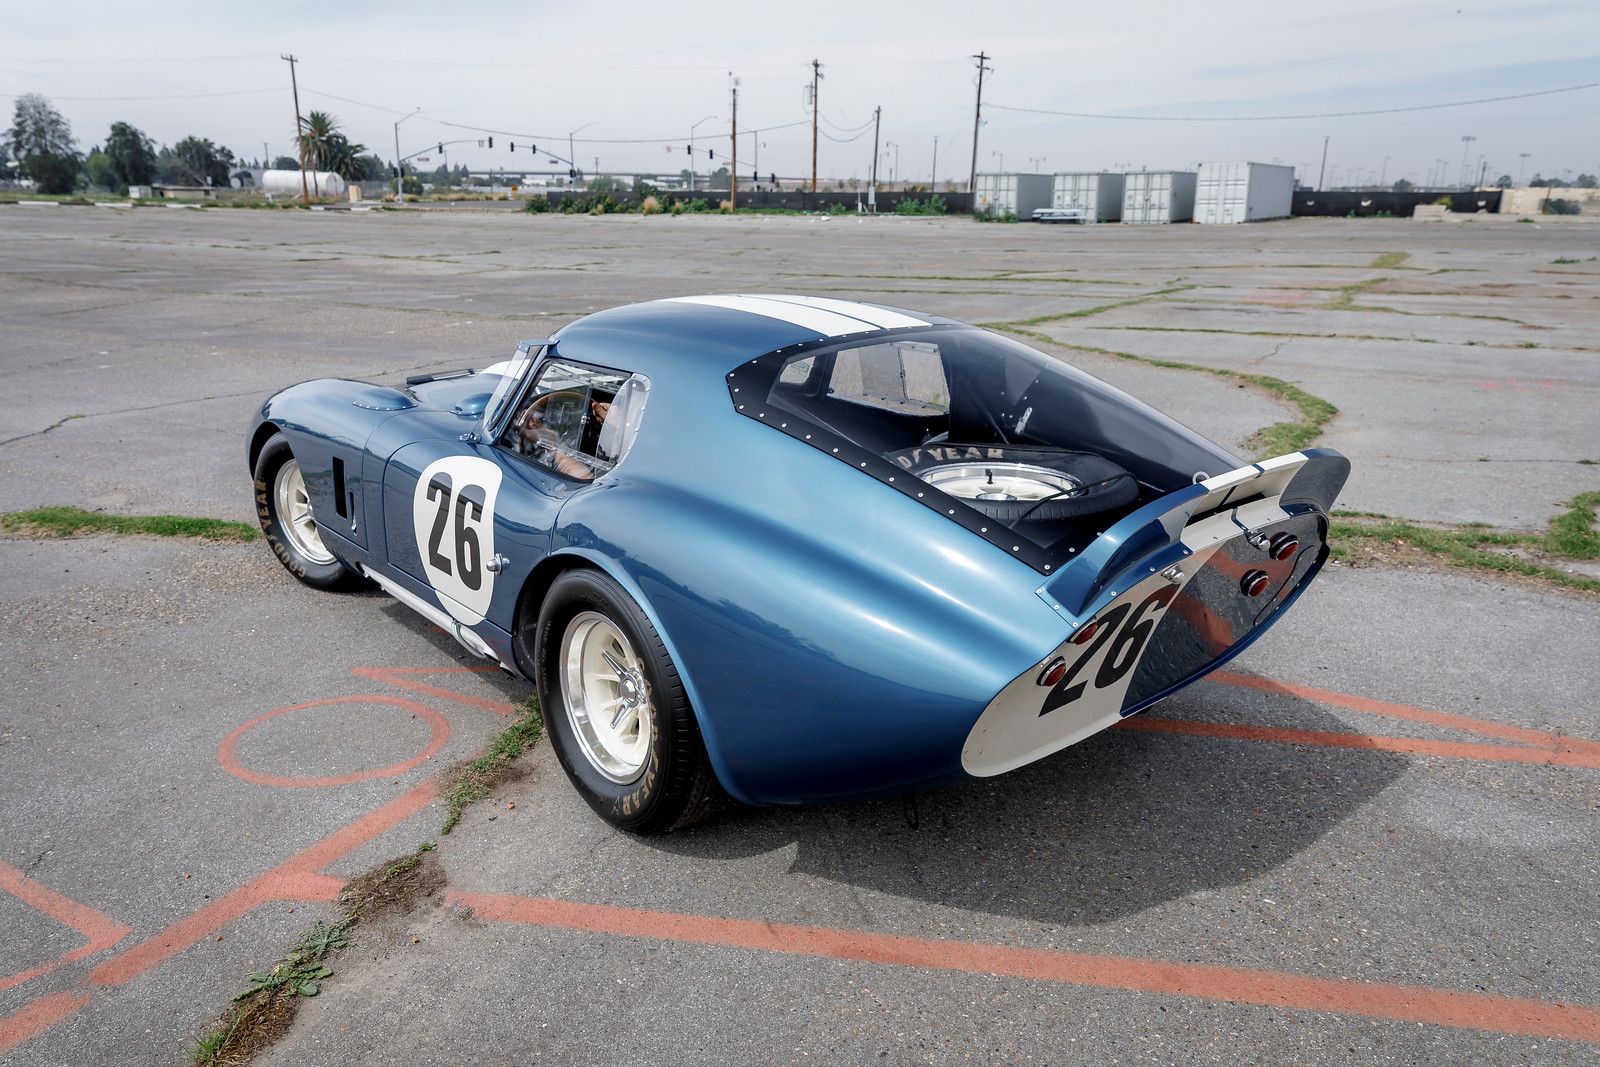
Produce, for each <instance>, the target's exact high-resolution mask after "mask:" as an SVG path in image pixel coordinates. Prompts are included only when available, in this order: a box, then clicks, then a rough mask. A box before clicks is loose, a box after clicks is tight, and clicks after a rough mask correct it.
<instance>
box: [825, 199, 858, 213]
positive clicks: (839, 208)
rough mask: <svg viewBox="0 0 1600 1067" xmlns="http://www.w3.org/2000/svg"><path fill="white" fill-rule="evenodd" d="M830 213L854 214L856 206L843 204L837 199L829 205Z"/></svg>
mask: <svg viewBox="0 0 1600 1067" xmlns="http://www.w3.org/2000/svg"><path fill="white" fill-rule="evenodd" d="M828 214H830V215H854V214H855V208H853V207H851V206H850V205H849V204H841V203H839V202H837V201H835V202H834V203H832V204H829V205H828Z"/></svg>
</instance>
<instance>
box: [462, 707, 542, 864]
mask: <svg viewBox="0 0 1600 1067" xmlns="http://www.w3.org/2000/svg"><path fill="white" fill-rule="evenodd" d="M543 732H544V717H543V716H542V715H540V714H539V702H538V700H536V699H535V698H533V697H529V698H528V701H527V703H526V704H524V705H523V706H522V713H521V714H520V715H518V716H517V721H516V722H514V723H512V724H511V725H510V726H508V727H506V728H505V730H503V731H501V733H500V736H498V737H496V738H495V739H494V740H493V741H491V742H490V743H489V747H488V748H486V749H485V750H484V751H483V754H482V755H480V756H478V757H477V758H476V759H473V760H469V761H468V762H466V763H464V764H462V765H461V766H460V767H457V768H456V769H455V771H454V772H453V773H452V775H451V776H450V779H449V781H448V783H447V784H446V786H445V790H444V798H445V805H446V814H445V818H444V825H443V826H440V827H439V833H440V834H448V833H449V832H450V831H451V830H454V829H455V828H456V824H457V823H459V822H460V821H461V813H462V812H463V811H465V810H466V809H467V808H468V807H469V806H470V805H472V804H473V803H475V802H477V801H479V800H482V799H483V798H484V797H486V796H488V795H489V790H490V789H492V788H494V786H495V785H496V784H497V783H498V782H500V781H502V780H503V779H504V778H505V775H506V767H507V766H508V765H509V764H510V762H511V761H512V760H514V759H516V758H517V757H518V756H520V755H522V754H523V753H524V752H526V751H528V749H530V748H532V747H533V746H534V743H535V742H537V741H538V740H539V735H540V734H541V733H543Z"/></svg>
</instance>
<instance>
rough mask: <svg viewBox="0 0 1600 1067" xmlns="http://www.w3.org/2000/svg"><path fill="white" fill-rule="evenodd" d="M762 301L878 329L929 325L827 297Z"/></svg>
mask: <svg viewBox="0 0 1600 1067" xmlns="http://www.w3.org/2000/svg"><path fill="white" fill-rule="evenodd" d="M762 299H764V300H781V301H783V302H784V303H785V304H799V305H801V306H802V307H813V308H821V309H822V310H823V311H833V312H837V313H838V314H840V315H848V316H850V317H851V318H853V319H861V320H862V321H863V322H870V323H872V325H874V326H877V327H878V328H879V329H884V330H897V329H902V328H904V327H907V326H927V325H930V324H929V322H928V320H927V319H914V318H912V317H911V316H910V315H902V314H901V313H900V312H898V311H890V310H889V309H888V308H875V307H873V306H871V305H870V304H858V303H857V302H855V301H854V300H835V299H833V298H832V297H829V296H796V295H791V294H789V293H768V294H763V297H762Z"/></svg>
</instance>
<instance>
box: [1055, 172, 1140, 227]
mask: <svg viewBox="0 0 1600 1067" xmlns="http://www.w3.org/2000/svg"><path fill="white" fill-rule="evenodd" d="M1050 206H1051V207H1053V208H1055V209H1056V210H1058V211H1079V212H1082V214H1083V221H1084V222H1116V221H1117V220H1118V219H1120V218H1122V175H1120V174H1109V173H1077V174H1057V175H1056V181H1055V189H1054V192H1053V194H1052V195H1051V197H1050Z"/></svg>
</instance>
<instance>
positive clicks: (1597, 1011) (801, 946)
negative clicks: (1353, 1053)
mask: <svg viewBox="0 0 1600 1067" xmlns="http://www.w3.org/2000/svg"><path fill="white" fill-rule="evenodd" d="M444 897H445V901H446V903H449V904H454V905H458V906H463V907H467V908H470V909H471V910H472V913H473V914H474V915H475V916H477V917H478V918H480V919H493V920H498V921H500V922H511V923H526V924H530V925H535V926H544V927H554V928H558V929H564V930H582V931H586V932H589V933H598V934H618V935H621V936H624V937H645V938H651V939H654V940H664V941H681V942H687V943H691V944H701V945H719V946H724V947H728V948H742V949H748V950H751V951H757V952H781V953H785V954H788V955H795V956H816V957H823V958H827V959H841V960H859V961H862V962H865V963H875V964H887V965H895V966H902V967H918V968H923V969H927V970H938V971H964V972H967V973H971V974H990V975H1000V976H1003V977H1008V978H1025V979H1031V980H1036V981H1047V982H1064V983H1068V984H1071V985H1084V986H1096V987H1100V988H1105V989H1124V990H1130V991H1133V992H1139V993H1157V994H1163V995H1168V996H1180V997H1193V998H1196V999H1200V1000H1209V1001H1227V1002H1232V1003H1236V1004H1258V1005H1264V1006H1266V1007H1272V1008H1290V1009H1295V1010H1299V1011H1322V1012H1337V1013H1342V1014H1350V1015H1363V1016H1367V1017H1369V1018H1374V1019H1393V1020H1397V1021H1400V1022H1417V1023H1428V1024H1431V1025H1434V1026H1456V1027H1462V1028H1465V1029H1469V1030H1488V1031H1493V1032H1495V1033H1502V1034H1522V1035H1529V1036H1535V1037H1546V1038H1560V1039H1563V1040H1568V1041H1589V1042H1600V1008H1596V1007H1593V1006H1589V1005H1579V1004H1558V1003H1552V1002H1549V1001H1541V1000H1525V999H1522V998H1518V997H1502V996H1494V995H1491V994H1486V993H1460V992H1456V991H1454V990H1448V989H1433V988H1429V987H1426V986H1405V985H1396V984H1392V983H1387V982H1354V981H1347V980H1344V979H1337V978H1309V977H1305V976H1302V975H1295V974H1288V973H1285V972H1281V971H1266V970H1253V969H1245V968H1238V967H1216V966H1208V965H1205V964H1193V963H1173V962H1170V961H1167V960H1155V959H1137V958H1133V957H1126V956H1103V955H1096V954H1090V953H1081V952H1063V951H1059V950H1055V949H1034V948H1016V947H1013V946H1009V945H994V944H984V943H982V942H973V941H942V940H936V939H932V938H922V937H908V936H905V935H901V934H879V933H870V932H867V931H863V930H837V929H828V928H825V927H816V926H792V925H788V924H785V923H770V922H760V921H756V920H751V919H729V918H720V917H715V916H708V915H685V914H681V913H678V912H665V911H646V910H643V909H640V908H622V907H615V906H611V905H605V904H581V903H576V902H573V901H566V900H551V899H547V898H535V897H518V896H512V895H509V894H503V893H470V892H462V891H459V890H446V891H445V894H444Z"/></svg>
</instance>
